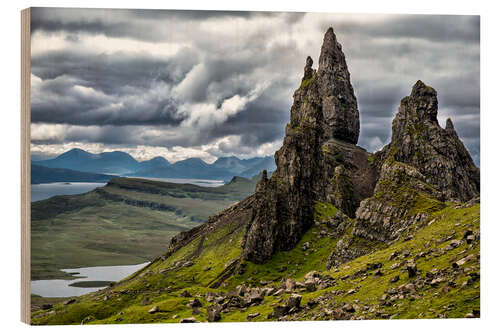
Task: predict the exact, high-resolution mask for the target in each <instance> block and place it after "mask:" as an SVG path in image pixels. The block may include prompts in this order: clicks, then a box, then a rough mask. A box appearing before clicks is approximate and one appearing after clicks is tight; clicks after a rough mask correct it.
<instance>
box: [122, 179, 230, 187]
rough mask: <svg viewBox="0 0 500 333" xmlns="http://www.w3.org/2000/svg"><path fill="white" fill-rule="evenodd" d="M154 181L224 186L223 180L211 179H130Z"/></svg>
mask: <svg viewBox="0 0 500 333" xmlns="http://www.w3.org/2000/svg"><path fill="white" fill-rule="evenodd" d="M130 178H141V179H149V180H155V181H159V182H167V183H175V184H193V185H198V186H203V187H217V186H222V185H224V181H223V180H213V179H195V178H153V177H130Z"/></svg>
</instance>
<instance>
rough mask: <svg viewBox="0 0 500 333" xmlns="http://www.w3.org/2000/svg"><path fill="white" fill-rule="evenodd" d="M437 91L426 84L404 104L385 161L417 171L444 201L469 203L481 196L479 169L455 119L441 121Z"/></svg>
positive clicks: (393, 127)
mask: <svg viewBox="0 0 500 333" xmlns="http://www.w3.org/2000/svg"><path fill="white" fill-rule="evenodd" d="M437 112H438V100H437V93H436V91H435V90H434V89H433V88H432V87H429V86H427V85H425V84H424V83H423V82H422V81H417V83H415V85H414V86H413V89H412V91H411V94H410V96H407V97H405V98H403V99H402V100H401V105H400V107H399V110H398V113H397V115H396V117H395V118H394V120H393V122H392V140H391V143H390V144H389V145H388V146H387V147H385V148H384V150H383V152H382V155H383V157H384V160H385V159H387V158H389V157H392V158H394V160H396V161H398V162H403V163H407V164H409V165H411V166H413V167H415V168H416V169H417V170H418V171H419V172H420V173H421V174H422V175H423V176H424V178H425V181H426V182H427V183H428V184H430V185H432V186H434V187H435V188H436V189H437V190H439V191H441V192H442V199H443V200H456V201H461V202H465V201H468V200H470V199H472V198H474V197H476V196H478V195H479V191H480V178H479V169H478V168H477V167H476V166H475V165H474V162H473V161H472V158H471V157H470V155H469V152H468V151H467V149H466V148H465V146H464V145H463V143H462V141H460V139H459V137H458V135H457V133H456V132H455V129H454V126H453V123H452V121H451V119H448V120H447V121H446V127H445V128H444V129H443V128H441V126H439V123H438V121H437Z"/></svg>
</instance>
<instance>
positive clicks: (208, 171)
mask: <svg viewBox="0 0 500 333" xmlns="http://www.w3.org/2000/svg"><path fill="white" fill-rule="evenodd" d="M31 163H32V168H33V167H35V168H33V169H32V179H35V180H37V181H39V182H49V181H42V180H44V179H47V180H50V179H57V180H54V181H78V180H76V179H94V178H95V179H97V178H99V177H101V178H102V177H103V176H105V177H111V178H112V177H113V175H115V176H116V175H118V176H135V177H150V178H197V179H221V180H225V181H228V180H230V179H231V178H232V177H234V176H242V177H245V178H251V177H253V176H255V175H256V174H259V173H260V172H262V170H264V169H266V170H267V171H268V173H272V172H273V171H274V170H275V169H276V165H275V163H274V158H273V157H272V156H266V157H254V158H250V159H239V158H238V157H235V156H230V157H220V158H218V159H217V160H216V161H215V162H214V163H212V164H208V163H206V162H204V161H203V160H202V159H200V158H188V159H186V160H182V161H178V162H176V163H173V164H171V163H170V162H168V161H167V160H166V159H165V158H163V157H155V158H153V159H151V160H148V161H143V162H139V161H137V160H136V159H134V158H133V157H132V156H130V155H129V154H127V153H124V152H121V151H114V152H105V153H100V154H92V153H89V152H87V151H85V150H82V149H78V148H75V149H71V150H69V151H67V152H65V153H63V154H61V155H59V156H57V157H56V158H53V159H49V160H43V161H32V162H31ZM37 166H39V167H45V168H50V169H59V170H57V171H54V172H53V174H52V175H49V174H50V171H51V170H50V169H49V170H47V169H41V168H37ZM62 169H64V170H62ZM70 171H78V172H80V173H73V174H72V173H71V172H70ZM82 173H87V174H82ZM71 175H73V176H74V179H71V178H72V176H71ZM62 178H64V180H59V179H62ZM80 181H95V180H80ZM32 183H33V184H35V183H34V182H32Z"/></svg>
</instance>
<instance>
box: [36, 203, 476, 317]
mask: <svg viewBox="0 0 500 333" xmlns="http://www.w3.org/2000/svg"><path fill="white" fill-rule="evenodd" d="M479 210H480V208H479V205H456V204H452V205H449V206H447V207H446V208H444V209H442V210H440V211H437V212H435V213H434V214H432V215H431V216H429V218H428V220H427V221H426V223H425V226H424V227H423V228H422V229H420V230H419V231H418V232H416V233H415V234H414V236H413V237H412V238H409V239H408V240H404V239H401V240H399V241H397V242H395V243H393V244H392V245H390V246H386V245H383V244H379V246H380V248H379V249H378V250H374V251H373V252H371V253H369V254H366V255H364V256H361V257H359V258H357V259H355V260H353V261H351V262H348V263H346V264H343V265H341V266H339V267H337V268H336V269H334V270H326V268H325V262H326V259H327V258H328V255H329V254H330V252H331V251H332V250H333V249H334V248H335V247H336V244H337V242H338V241H339V238H337V237H335V236H334V233H335V228H331V227H329V223H328V221H329V219H330V218H332V217H333V216H335V212H336V211H337V210H336V209H335V208H333V207H329V206H328V205H318V206H317V209H316V212H317V214H316V216H317V217H316V222H317V224H316V225H315V226H314V227H313V228H312V229H310V230H309V231H308V232H307V233H306V234H305V235H304V236H303V237H302V239H301V241H300V242H299V243H298V244H297V245H296V246H295V247H294V248H293V249H292V250H290V251H287V252H281V253H277V254H275V255H273V257H272V259H271V260H270V261H269V262H267V263H265V264H253V263H250V262H248V263H246V265H245V266H244V267H245V268H244V269H242V270H240V271H239V272H238V273H237V274H234V275H232V276H230V277H229V278H228V279H227V280H225V282H224V283H223V284H220V285H219V286H218V287H215V286H214V283H216V282H217V281H218V278H220V277H221V276H223V275H224V272H225V271H226V269H227V267H229V266H230V265H231V263H232V262H233V260H234V259H237V258H239V256H240V255H241V250H242V249H241V246H240V242H241V240H242V237H243V234H244V225H245V224H244V223H243V222H244V221H239V222H238V221H236V223H223V224H218V225H217V226H214V228H213V230H212V232H210V233H208V234H200V235H198V236H196V237H194V238H193V239H192V241H191V242H189V243H188V244H186V245H185V246H183V247H182V248H181V249H179V250H178V251H176V252H173V253H172V254H171V255H170V256H169V257H167V258H164V257H163V258H158V259H157V260H155V261H154V262H153V263H152V264H150V265H149V266H148V267H146V268H144V269H143V270H141V271H139V272H137V273H135V274H134V275H132V276H131V277H129V278H127V279H125V280H123V281H122V282H121V283H119V284H118V285H116V286H114V287H112V288H108V289H106V290H103V291H99V292H95V293H92V294H89V295H86V296H82V297H79V298H77V300H76V302H75V303H74V304H71V305H62V304H59V305H56V306H55V307H54V309H51V310H44V311H37V312H34V313H33V317H32V318H33V323H34V324H71V323H76V324H78V323H80V322H86V323H89V324H93V323H96V324H97V323H113V324H116V323H148V322H179V320H181V319H182V318H190V317H194V319H195V320H196V321H206V320H207V318H213V317H210V316H208V317H207V313H208V312H211V311H213V309H216V310H215V312H216V313H218V314H219V316H220V319H219V320H221V321H245V320H258V321H262V320H277V319H280V320H311V319H312V320H331V319H351V318H357V319H387V318H439V317H443V318H449V317H464V316H465V315H466V314H468V313H472V312H473V311H474V313H476V312H475V310H479V304H480V288H479V249H480V244H479ZM457 221H459V222H457ZM464 235H467V237H466V239H464V237H463V236H464ZM200 244H202V246H200ZM187 262H190V263H192V265H191V266H189V267H183V266H184V265H185V263H187ZM408 262H412V263H414V264H415V265H416V267H417V271H416V275H415V276H412V277H409V275H408V270H407V265H408V264H407V263H408ZM183 263H184V264H183ZM227 264H229V265H228V266H227V267H226V265H227ZM314 271H316V272H314ZM311 272H313V273H311ZM294 280H295V281H297V282H294ZM243 285H244V287H243ZM211 286H212V287H211ZM296 294H300V296H301V301H300V303H299V304H298V306H294V307H295V309H293V310H292V307H290V306H288V307H287V304H289V303H293V302H292V301H290V299H293V298H294V297H296V296H294V295H296ZM146 299H147V301H145V300H146ZM194 299H197V300H199V301H200V304H201V305H200V306H198V307H196V306H195V307H193V306H191V307H190V306H189V305H190V304H192V303H193V300H194ZM196 304H197V303H196ZM294 305H296V303H295V304H294ZM155 306H156V307H158V311H157V312H155V313H153V314H150V313H149V310H151V309H152V308H154V307H155ZM290 310H292V311H290ZM216 318H217V316H216Z"/></svg>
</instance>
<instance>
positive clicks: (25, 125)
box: [21, 8, 31, 324]
mask: <svg viewBox="0 0 500 333" xmlns="http://www.w3.org/2000/svg"><path fill="white" fill-rule="evenodd" d="M30 23H31V14H30V9H29V8H28V9H24V10H22V11H21V321H23V322H24V323H27V324H29V323H30V307H31V305H30V303H31V301H30V298H31V293H30V289H31V288H30V275H31V273H30V253H31V249H30V229H31V228H30V208H31V204H30V203H31V200H30V142H31V140H30V97H31V82H30V81H31V80H30V77H31V39H30V34H31V29H30Z"/></svg>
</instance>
